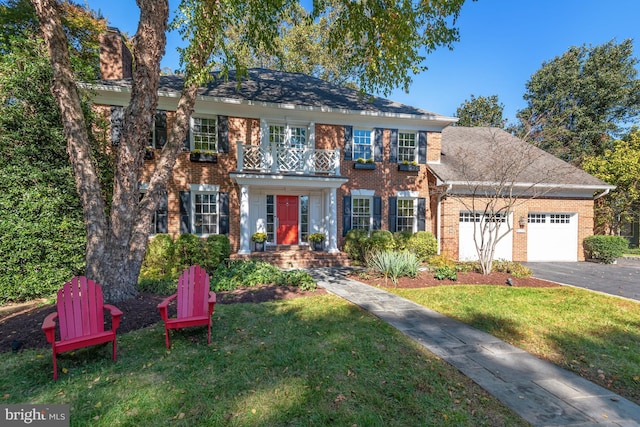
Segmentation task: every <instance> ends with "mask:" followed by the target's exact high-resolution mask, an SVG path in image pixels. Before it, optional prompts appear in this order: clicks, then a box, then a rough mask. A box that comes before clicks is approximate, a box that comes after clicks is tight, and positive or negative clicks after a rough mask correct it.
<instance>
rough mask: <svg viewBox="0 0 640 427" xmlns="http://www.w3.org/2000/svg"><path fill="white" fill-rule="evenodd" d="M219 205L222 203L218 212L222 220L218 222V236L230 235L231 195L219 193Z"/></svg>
mask: <svg viewBox="0 0 640 427" xmlns="http://www.w3.org/2000/svg"><path fill="white" fill-rule="evenodd" d="M218 203H220V209H219V210H218V212H219V214H220V218H219V220H218V225H219V229H218V234H226V235H228V234H229V193H222V192H220V193H218Z"/></svg>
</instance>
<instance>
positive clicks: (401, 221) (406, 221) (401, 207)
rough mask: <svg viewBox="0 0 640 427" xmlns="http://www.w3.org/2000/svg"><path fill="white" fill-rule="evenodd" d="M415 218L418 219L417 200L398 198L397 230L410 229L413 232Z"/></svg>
mask: <svg viewBox="0 0 640 427" xmlns="http://www.w3.org/2000/svg"><path fill="white" fill-rule="evenodd" d="M415 219H416V209H415V200H413V199H398V211H397V217H396V231H409V232H411V233H413V232H414V224H415Z"/></svg>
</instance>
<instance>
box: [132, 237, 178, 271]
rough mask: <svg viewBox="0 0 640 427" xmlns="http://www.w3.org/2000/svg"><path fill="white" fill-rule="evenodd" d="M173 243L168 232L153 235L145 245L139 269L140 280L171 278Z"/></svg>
mask: <svg viewBox="0 0 640 427" xmlns="http://www.w3.org/2000/svg"><path fill="white" fill-rule="evenodd" d="M174 251H175V244H174V243H173V239H172V238H171V236H169V235H168V234H157V235H155V236H154V237H153V238H152V239H151V240H150V241H149V244H148V245H147V252H146V253H145V255H144V260H143V261H142V268H141V269H140V280H145V279H152V280H160V279H171V278H172V273H173V271H172V270H173V260H174V256H175V255H174Z"/></svg>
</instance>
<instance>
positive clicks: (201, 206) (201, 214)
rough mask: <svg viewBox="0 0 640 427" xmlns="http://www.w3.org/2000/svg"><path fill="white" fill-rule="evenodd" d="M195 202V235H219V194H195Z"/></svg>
mask: <svg viewBox="0 0 640 427" xmlns="http://www.w3.org/2000/svg"><path fill="white" fill-rule="evenodd" d="M193 201H194V203H193V208H194V218H193V221H194V222H193V225H194V230H195V234H198V235H201V236H203V235H204V236H206V235H209V234H218V193H216V192H201V193H195V194H194V200H193Z"/></svg>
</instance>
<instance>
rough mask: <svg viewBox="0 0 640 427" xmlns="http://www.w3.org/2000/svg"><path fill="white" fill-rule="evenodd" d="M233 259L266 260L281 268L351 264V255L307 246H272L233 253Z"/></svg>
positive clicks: (343, 265)
mask: <svg viewBox="0 0 640 427" xmlns="http://www.w3.org/2000/svg"><path fill="white" fill-rule="evenodd" d="M231 259H232V260H235V259H241V260H249V259H252V260H256V261H264V262H268V263H270V264H273V265H276V266H278V267H281V268H305V267H345V266H349V265H350V264H349V257H348V256H347V254H345V253H342V252H340V253H337V254H330V253H328V252H321V251H312V250H310V249H309V247H307V246H299V247H297V245H296V247H288V248H285V247H282V246H278V247H272V249H271V250H269V247H267V250H266V251H265V252H252V253H251V254H247V255H239V254H232V255H231Z"/></svg>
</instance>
